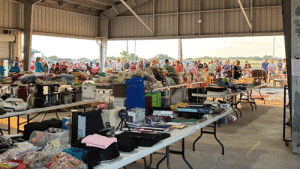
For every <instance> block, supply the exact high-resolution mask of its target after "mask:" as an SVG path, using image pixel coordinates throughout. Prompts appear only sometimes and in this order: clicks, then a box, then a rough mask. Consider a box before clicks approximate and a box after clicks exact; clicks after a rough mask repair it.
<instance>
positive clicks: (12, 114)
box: [0, 99, 100, 135]
mask: <svg viewBox="0 0 300 169" xmlns="http://www.w3.org/2000/svg"><path fill="white" fill-rule="evenodd" d="M99 102H100V101H99V100H97V99H95V100H84V101H80V102H75V103H70V104H62V105H58V106H51V107H45V108H35V109H29V110H24V111H17V112H7V113H6V114H4V115H0V119H5V118H7V119H8V124H7V127H8V129H7V130H6V129H0V133H1V134H2V135H3V132H2V130H4V131H8V134H10V133H11V132H10V130H11V129H10V128H11V126H10V118H11V117H15V116H17V133H18V134H19V132H20V128H19V127H20V125H22V124H25V123H29V121H31V120H32V119H34V118H36V117H37V116H38V115H40V114H43V113H45V115H46V113H47V112H50V111H55V110H59V109H65V108H70V107H76V106H81V105H86V104H93V103H99ZM84 111H85V110H84ZM33 113H37V114H36V115H35V116H34V117H31V118H30V115H31V114H33ZM52 113H53V112H52ZM55 113H56V116H57V118H58V114H57V111H55ZM22 115H27V120H26V122H23V123H20V116H22Z"/></svg>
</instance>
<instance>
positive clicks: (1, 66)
mask: <svg viewBox="0 0 300 169" xmlns="http://www.w3.org/2000/svg"><path fill="white" fill-rule="evenodd" d="M4 70H5V69H4V62H3V60H0V76H4Z"/></svg>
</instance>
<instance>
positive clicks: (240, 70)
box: [106, 59, 286, 79]
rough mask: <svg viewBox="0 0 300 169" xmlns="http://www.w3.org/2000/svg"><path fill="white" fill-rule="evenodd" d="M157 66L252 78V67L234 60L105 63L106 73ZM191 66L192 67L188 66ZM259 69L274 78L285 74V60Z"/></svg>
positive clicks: (186, 71)
mask: <svg viewBox="0 0 300 169" xmlns="http://www.w3.org/2000/svg"><path fill="white" fill-rule="evenodd" d="M153 64H155V65H157V66H159V67H161V66H163V65H171V66H173V67H174V68H175V69H176V72H177V73H180V72H184V73H186V74H191V73H193V72H195V71H199V70H202V71H203V72H204V73H207V74H209V75H210V76H214V77H216V78H228V77H232V78H234V79H239V78H240V77H242V76H243V77H245V78H250V77H252V66H251V64H250V63H249V62H248V61H245V64H244V65H243V66H242V65H241V62H240V61H239V60H234V61H233V62H232V63H231V62H230V60H229V59H228V60H226V61H225V62H224V63H223V62H222V61H220V60H211V61H210V62H208V63H202V62H201V60H198V61H195V62H185V63H184V62H183V61H182V60H181V59H178V60H174V61H172V63H170V61H169V60H168V59H166V60H165V61H164V63H163V64H162V65H161V63H160V61H159V60H158V59H154V60H152V61H151V62H150V61H148V60H146V59H144V60H139V61H137V62H131V63H130V61H128V60H125V61H121V60H120V59H117V61H116V62H115V63H112V61H111V60H108V62H106V68H107V70H108V71H126V70H128V71H131V72H132V71H138V70H142V69H146V68H147V67H149V66H150V65H153ZM190 64H192V65H190ZM261 69H262V70H263V71H265V72H266V73H267V74H268V76H269V77H271V76H275V75H276V74H280V75H285V74H286V60H285V59H282V60H281V59H280V60H279V61H278V63H277V64H275V63H274V59H271V60H270V63H269V62H268V60H267V59H266V60H265V62H263V63H262V66H261Z"/></svg>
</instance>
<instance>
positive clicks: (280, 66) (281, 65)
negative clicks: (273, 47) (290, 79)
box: [277, 59, 283, 74]
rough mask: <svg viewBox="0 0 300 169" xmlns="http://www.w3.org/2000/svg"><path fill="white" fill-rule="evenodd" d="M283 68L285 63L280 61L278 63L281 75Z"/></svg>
mask: <svg viewBox="0 0 300 169" xmlns="http://www.w3.org/2000/svg"><path fill="white" fill-rule="evenodd" d="M282 67H283V63H282V60H281V59H279V61H278V63H277V70H278V72H279V73H280V74H281V73H282Z"/></svg>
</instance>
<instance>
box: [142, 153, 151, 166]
mask: <svg viewBox="0 0 300 169" xmlns="http://www.w3.org/2000/svg"><path fill="white" fill-rule="evenodd" d="M143 159H144V164H145V169H150V167H151V164H152V154H150V162H149V165H147V161H146V158H145V157H144V158H143Z"/></svg>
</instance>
